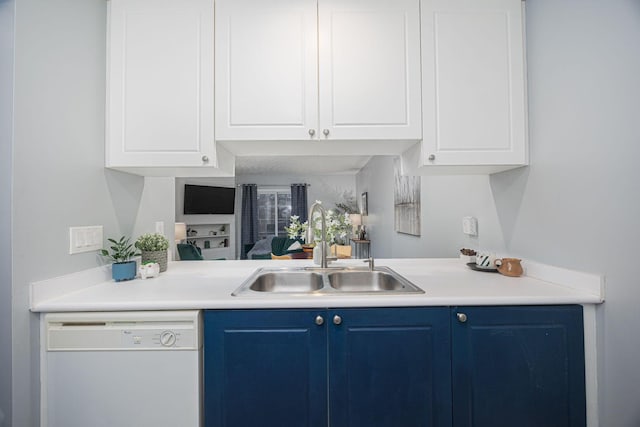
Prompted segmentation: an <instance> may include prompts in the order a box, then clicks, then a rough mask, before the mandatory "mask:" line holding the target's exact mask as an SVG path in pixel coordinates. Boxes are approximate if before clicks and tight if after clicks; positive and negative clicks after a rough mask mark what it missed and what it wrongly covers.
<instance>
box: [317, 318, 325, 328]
mask: <svg viewBox="0 0 640 427" xmlns="http://www.w3.org/2000/svg"><path fill="white" fill-rule="evenodd" d="M323 323H324V318H323V317H322V316H316V325H318V326H320V325H322V324H323Z"/></svg>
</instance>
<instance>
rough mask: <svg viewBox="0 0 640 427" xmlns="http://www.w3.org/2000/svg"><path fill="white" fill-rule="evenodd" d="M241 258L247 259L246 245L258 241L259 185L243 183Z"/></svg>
mask: <svg viewBox="0 0 640 427" xmlns="http://www.w3.org/2000/svg"><path fill="white" fill-rule="evenodd" d="M241 215H242V217H241V234H240V259H247V251H246V249H245V245H247V244H249V243H255V242H257V241H258V186H257V185H256V184H243V185H242V210H241Z"/></svg>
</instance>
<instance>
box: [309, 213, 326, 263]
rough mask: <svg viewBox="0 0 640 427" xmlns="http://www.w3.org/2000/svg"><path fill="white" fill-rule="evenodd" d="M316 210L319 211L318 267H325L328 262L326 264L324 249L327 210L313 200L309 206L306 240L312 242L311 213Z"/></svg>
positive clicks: (312, 222)
mask: <svg viewBox="0 0 640 427" xmlns="http://www.w3.org/2000/svg"><path fill="white" fill-rule="evenodd" d="M316 209H317V210H319V211H320V251H321V252H320V253H321V254H322V261H321V263H320V268H327V266H328V264H327V253H326V249H327V238H326V236H327V234H326V233H327V219H326V216H327V212H326V211H325V209H324V208H323V207H322V205H321V204H320V203H319V202H315V203H314V204H312V205H311V207H310V208H309V227H307V242H312V241H313V237H314V233H313V231H314V227H313V224H314V221H313V214H314V212H315V211H316Z"/></svg>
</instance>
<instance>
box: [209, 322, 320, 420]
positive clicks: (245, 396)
mask: <svg viewBox="0 0 640 427" xmlns="http://www.w3.org/2000/svg"><path fill="white" fill-rule="evenodd" d="M323 314H324V310H320V311H318V310H222V311H215V310H208V311H206V312H205V315H204V322H205V325H204V328H205V329H204V419H205V425H206V426H207V427H256V426H261V427H327V356H326V330H327V329H326V325H325V324H322V325H317V324H316V323H315V319H316V316H318V315H323Z"/></svg>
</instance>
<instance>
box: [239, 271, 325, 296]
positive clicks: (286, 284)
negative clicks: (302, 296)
mask: <svg viewBox="0 0 640 427" xmlns="http://www.w3.org/2000/svg"><path fill="white" fill-rule="evenodd" d="M322 287H323V281H322V275H320V274H318V273H313V272H307V271H291V272H287V273H282V272H272V273H268V272H266V273H264V274H260V275H259V276H258V277H256V279H255V280H254V281H253V282H252V283H251V285H250V286H249V289H251V290H252V291H257V292H313V291H317V290H318V289H321V288H322Z"/></svg>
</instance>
